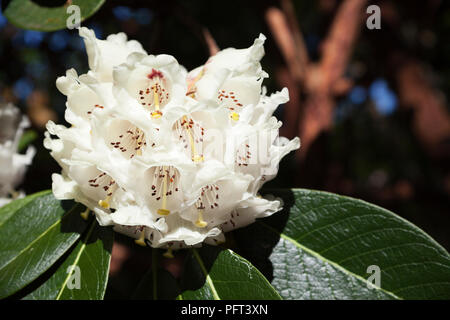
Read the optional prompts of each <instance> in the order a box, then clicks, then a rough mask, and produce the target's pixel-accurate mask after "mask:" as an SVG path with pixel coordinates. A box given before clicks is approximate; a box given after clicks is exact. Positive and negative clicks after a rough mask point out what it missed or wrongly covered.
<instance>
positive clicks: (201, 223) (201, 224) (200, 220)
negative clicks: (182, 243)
mask: <svg viewBox="0 0 450 320" xmlns="http://www.w3.org/2000/svg"><path fill="white" fill-rule="evenodd" d="M195 225H196V226H197V227H199V228H204V227H206V226H207V225H208V223H207V222H206V221H205V220H203V210H198V219H197V221H195Z"/></svg>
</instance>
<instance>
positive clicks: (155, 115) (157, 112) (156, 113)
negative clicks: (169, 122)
mask: <svg viewBox="0 0 450 320" xmlns="http://www.w3.org/2000/svg"><path fill="white" fill-rule="evenodd" d="M153 103H154V105H155V111H153V112H152V118H154V119H158V118H161V116H162V112H161V111H160V110H159V94H158V91H157V88H156V85H155V86H154V87H153Z"/></svg>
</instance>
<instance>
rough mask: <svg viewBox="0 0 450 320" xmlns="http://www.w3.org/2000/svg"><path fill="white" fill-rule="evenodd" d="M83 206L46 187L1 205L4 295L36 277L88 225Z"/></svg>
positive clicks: (0, 275) (0, 257)
mask: <svg viewBox="0 0 450 320" xmlns="http://www.w3.org/2000/svg"><path fill="white" fill-rule="evenodd" d="M82 208H83V207H82V206H81V205H77V204H75V203H74V202H72V201H68V202H61V201H59V200H56V199H55V198H54V196H53V194H52V193H51V192H49V191H44V192H40V193H37V194H34V195H30V196H28V197H26V198H24V199H20V200H16V201H13V202H12V203H10V204H8V205H6V206H4V207H2V208H1V209H0V252H1V255H0V298H3V297H7V296H9V295H11V294H13V293H15V292H17V291H18V290H19V289H21V288H23V287H24V286H25V285H27V284H28V283H30V282H31V281H33V280H34V279H36V278H37V277H38V276H39V275H41V274H42V273H44V272H45V271H46V270H47V269H48V268H50V266H51V265H52V264H53V263H55V262H56V260H58V259H59V258H60V257H61V256H62V255H63V254H64V253H65V252H66V251H67V250H68V249H69V248H70V247H71V246H72V245H73V244H74V243H75V241H76V240H77V239H78V238H79V237H80V235H81V233H82V232H83V231H84V229H85V228H86V222H85V221H84V220H82V219H81V218H80V211H81V210H82Z"/></svg>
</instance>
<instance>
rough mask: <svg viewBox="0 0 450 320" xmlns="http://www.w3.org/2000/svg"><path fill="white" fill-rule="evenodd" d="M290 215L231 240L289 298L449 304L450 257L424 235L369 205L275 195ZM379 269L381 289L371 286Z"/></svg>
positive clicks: (305, 193)
mask: <svg viewBox="0 0 450 320" xmlns="http://www.w3.org/2000/svg"><path fill="white" fill-rule="evenodd" d="M275 195H277V196H280V197H282V198H283V200H284V202H285V204H284V207H285V209H284V210H283V211H282V212H280V213H277V214H275V215H274V216H272V217H270V218H266V219H261V220H259V221H257V222H256V223H255V224H253V225H251V226H249V227H247V228H244V229H241V230H237V231H236V232H235V233H234V236H235V240H236V242H237V243H238V246H239V248H240V249H239V252H240V253H241V254H242V255H243V256H245V257H246V258H248V259H249V260H250V261H252V262H253V263H254V265H255V266H257V267H259V268H260V270H262V272H263V273H264V274H265V275H266V276H267V277H268V279H270V280H271V282H272V284H273V286H274V287H275V288H276V289H277V290H278V291H279V292H280V294H281V295H282V296H283V298H286V299H395V298H403V299H450V256H449V254H448V252H446V250H445V249H444V248H442V247H441V246H440V245H439V244H438V243H436V242H435V241H434V240H433V239H432V238H431V237H430V236H428V235H427V234H425V233H424V232H423V231H422V230H420V229H419V228H417V227H416V226H414V225H412V224H411V223H409V222H408V221H406V220H404V219H402V218H400V217H399V216H397V215H395V214H394V213H392V212H390V211H388V210H385V209H383V208H380V207H378V206H375V205H372V204H369V203H367V202H364V201H361V200H357V199H353V198H349V197H343V196H339V195H335V194H331V193H327V192H320V191H310V190H302V189H294V190H292V191H277V192H275ZM369 266H378V267H379V268H380V271H381V273H380V275H381V277H380V280H381V281H380V286H379V287H377V286H375V285H373V284H372V282H370V283H369V281H367V279H368V278H369V276H371V274H372V273H368V268H369Z"/></svg>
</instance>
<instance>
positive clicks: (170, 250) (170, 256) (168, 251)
mask: <svg viewBox="0 0 450 320" xmlns="http://www.w3.org/2000/svg"><path fill="white" fill-rule="evenodd" d="M163 257H165V258H168V259H173V253H172V248H171V247H169V248H168V249H167V251H166V252H164V253H163Z"/></svg>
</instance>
